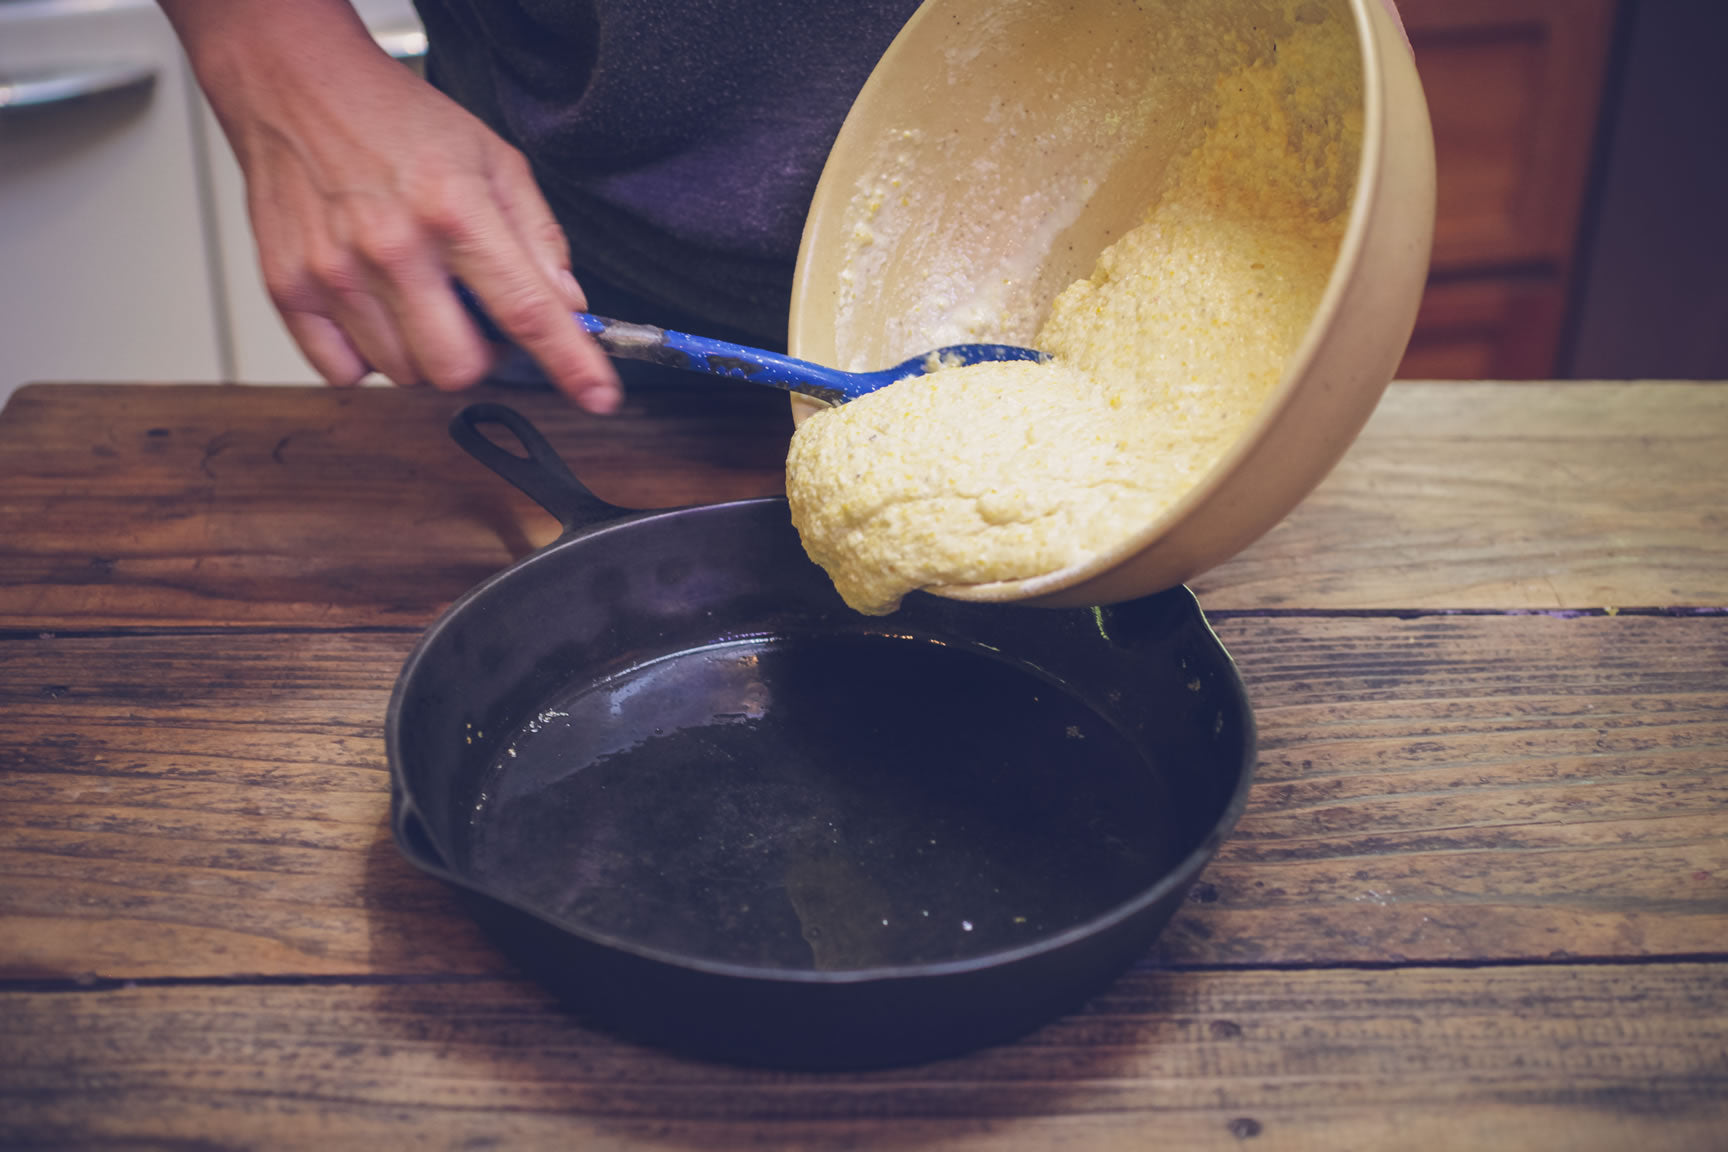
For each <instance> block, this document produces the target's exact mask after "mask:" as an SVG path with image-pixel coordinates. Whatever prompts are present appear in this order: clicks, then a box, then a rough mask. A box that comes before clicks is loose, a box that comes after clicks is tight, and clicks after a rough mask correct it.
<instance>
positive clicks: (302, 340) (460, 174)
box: [245, 61, 621, 412]
mask: <svg viewBox="0 0 1728 1152" xmlns="http://www.w3.org/2000/svg"><path fill="white" fill-rule="evenodd" d="M386 64H389V62H388V61H386ZM382 76H383V77H387V78H388V79H387V80H380V83H382V84H384V85H385V87H387V88H388V92H387V93H386V95H387V96H389V98H388V99H383V98H380V100H379V101H378V102H377V103H378V108H377V109H375V111H376V112H378V115H376V116H360V115H355V116H351V117H338V118H337V119H335V120H331V118H330V116H329V115H326V114H321V115H320V116H319V117H315V118H313V119H312V121H311V125H310V127H308V126H307V125H304V124H298V123H293V124H290V125H289V127H288V128H287V129H283V130H276V128H275V127H272V128H271V129H270V130H263V129H260V130H257V131H253V132H251V133H249V134H248V135H247V137H246V142H247V145H248V147H247V148H246V150H245V167H246V174H247V193H248V204H249V207H250V209H251V215H252V223H253V230H254V233H255V236H256V238H257V241H258V251H259V258H260V263H261V265H262V266H263V271H264V278H265V284H266V286H267V287H268V288H269V290H270V295H271V298H272V300H273V301H274V302H275V304H276V306H277V309H278V311H280V312H281V313H282V316H283V319H284V321H285V323H286V324H287V326H288V329H289V332H290V334H292V335H293V337H294V339H295V341H296V342H297V343H298V344H299V345H300V348H301V350H302V352H304V353H305V355H306V357H307V359H308V360H309V361H310V362H311V364H312V366H313V367H314V368H315V369H317V371H318V373H319V374H320V375H321V376H323V377H324V378H325V379H326V380H328V381H329V382H330V383H332V384H335V385H338V386H346V385H351V384H354V383H356V382H358V381H359V379H360V378H361V377H363V376H364V375H366V374H367V373H368V372H371V371H377V372H381V373H383V374H384V375H385V376H387V377H389V378H390V379H391V380H392V381H394V382H395V383H396V384H399V385H403V386H411V385H418V384H427V383H430V384H432V385H434V386H436V387H438V388H441V389H448V390H454V389H460V388H466V387H468V386H470V385H472V384H474V383H476V382H478V381H479V380H481V379H482V378H483V377H484V376H485V375H486V373H487V372H488V371H489V370H490V368H491V366H492V363H493V361H494V359H495V356H496V354H497V349H495V348H494V347H493V346H492V345H491V344H489V343H488V342H487V341H486V340H485V339H484V338H483V337H482V335H481V334H480V332H479V331H478V329H477V328H476V326H475V324H474V323H473V321H472V320H471V318H470V317H469V316H468V314H467V311H466V310H465V309H464V308H463V306H462V304H461V302H460V301H459V300H458V298H457V296H456V294H455V292H454V291H453V289H452V283H451V282H452V280H453V279H461V280H463V281H465V282H466V283H467V284H468V286H469V288H470V289H471V290H472V291H473V292H474V294H475V296H477V297H478V298H479V300H480V302H481V304H482V305H483V306H484V307H485V308H486V309H487V311H488V312H489V313H490V314H491V315H492V317H493V318H494V320H495V321H496V322H497V324H498V326H499V327H500V328H501V329H502V330H503V331H504V332H505V334H506V335H507V336H508V337H509V338H510V339H511V340H513V341H514V342H515V343H516V344H517V345H519V346H520V347H521V348H522V349H524V350H525V351H527V352H528V353H529V354H530V355H532V356H533V357H534V358H535V360H537V361H538V362H539V364H540V366H541V368H542V369H543V370H544V371H545V373H546V375H547V377H548V378H549V379H550V380H551V381H552V383H553V384H554V385H555V386H556V387H557V388H558V389H559V390H560V391H562V392H564V393H565V394H566V395H568V396H570V397H571V398H572V399H573V400H575V402H576V403H577V404H579V405H580V406H582V407H584V408H587V409H589V410H590V411H594V412H606V411H610V410H612V409H613V408H616V407H617V405H618V403H619V401H620V399H621V396H620V389H619V385H618V377H617V374H616V372H615V371H614V369H613V368H612V364H611V361H610V360H609V359H607V357H606V356H605V354H604V353H602V352H601V351H600V349H599V347H598V346H597V345H596V344H595V343H594V342H593V341H592V339H591V338H590V337H589V336H588V335H587V333H585V332H584V331H583V330H582V328H581V327H580V325H579V324H578V323H577V322H576V320H575V319H574V318H573V317H572V316H571V312H572V311H574V310H576V309H578V308H582V307H584V306H585V304H586V301H585V300H584V298H583V293H582V290H581V288H580V286H579V285H578V284H577V283H576V281H575V279H574V278H573V277H572V276H571V274H570V271H569V257H568V251H567V246H566V242H565V239H564V235H563V231H562V229H560V228H559V226H558V223H557V221H556V219H555V218H554V217H553V215H552V212H551V210H550V208H548V207H547V205H546V202H545V199H544V198H543V197H542V196H541V194H540V190H539V188H538V187H537V186H536V185H535V183H534V181H533V176H532V173H531V171H530V169H529V166H528V163H527V161H526V160H524V159H523V158H522V156H521V154H520V153H518V152H517V151H516V150H515V149H513V148H510V147H509V146H508V145H506V144H504V143H503V141H501V140H499V139H498V138H497V137H496V136H494V135H492V134H491V132H490V131H489V130H487V129H486V128H485V127H484V126H483V125H481V124H480V123H479V121H477V120H475V119H474V118H473V117H471V116H469V115H468V114H467V113H465V112H462V111H461V110H460V109H457V108H456V107H455V105H453V104H451V103H450V102H449V101H448V100H447V99H446V98H445V97H443V96H441V95H438V94H436V93H433V92H432V91H431V90H430V89H427V88H425V87H424V86H423V85H422V84H421V83H420V82H419V81H413V86H411V87H408V88H400V87H399V85H401V84H403V83H404V82H405V81H404V76H405V74H400V70H399V69H397V68H396V67H395V66H394V65H393V64H390V65H389V70H388V71H386V72H385V73H383V74H382ZM398 97H400V98H398ZM292 107H293V108H295V109H300V110H304V108H305V107H306V105H305V103H304V102H302V103H297V104H295V105H293V106H292ZM404 115H406V117H407V119H405V120H404V119H401V117H403V116H404ZM405 124H406V125H412V126H414V127H417V128H418V129H419V130H417V131H410V130H407V129H406V128H404V127H403V126H404V125H405ZM380 125H382V127H383V128H385V129H390V130H388V131H379V130H377V129H379V127H380ZM391 125H395V128H394V129H392V128H391Z"/></svg>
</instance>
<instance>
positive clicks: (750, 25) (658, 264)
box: [416, 0, 918, 343]
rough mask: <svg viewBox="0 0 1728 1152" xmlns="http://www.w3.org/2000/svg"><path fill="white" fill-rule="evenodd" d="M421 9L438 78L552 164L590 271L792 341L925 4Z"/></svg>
mask: <svg viewBox="0 0 1728 1152" xmlns="http://www.w3.org/2000/svg"><path fill="white" fill-rule="evenodd" d="M416 5H417V7H418V8H419V11H420V15H421V19H422V20H423V21H424V23H425V25H426V31H427V35H428V39H429V41H430V44H431V49H430V53H429V56H428V63H427V74H428V77H429V78H430V79H431V80H432V82H433V83H435V84H436V85H438V87H440V88H441V89H443V90H444V91H445V92H447V93H449V94H450V95H451V96H452V97H454V98H455V99H456V100H457V101H458V102H460V103H461V104H463V105H464V106H466V107H467V108H469V109H470V110H472V111H473V112H474V113H476V114H477V115H478V116H480V118H481V119H483V120H484V121H486V123H487V124H489V125H490V126H491V127H492V128H493V129H494V130H495V131H497V132H498V133H499V134H500V135H501V136H503V137H504V139H506V140H508V141H510V142H511V143H512V144H514V145H515V146H516V147H518V148H520V149H521V150H522V151H523V152H524V153H525V154H526V155H527V156H528V158H529V159H530V160H531V161H532V162H533V164H534V170H535V173H536V175H537V177H538V178H539V181H540V184H541V187H542V189H543V190H544V191H545V193H546V197H547V200H548V201H549V203H550V204H551V205H552V208H553V211H554V212H556V213H557V215H558V218H559V220H560V222H561V223H562V224H563V225H564V229H565V232H566V234H567V235H568V237H569V239H570V248H571V256H572V262H573V263H574V265H575V268H576V272H577V276H578V278H579V279H580V278H583V277H584V276H587V277H589V278H591V279H598V280H601V281H607V282H610V283H611V284H613V285H615V286H617V287H618V288H621V289H623V290H625V291H626V292H628V293H632V294H635V295H637V296H640V297H643V298H645V299H647V300H649V301H652V302H655V303H657V304H663V305H665V306H667V307H668V308H669V309H672V310H675V311H677V312H680V313H683V314H686V315H688V316H691V317H695V318H696V319H697V320H698V321H700V322H703V323H706V324H707V325H708V326H709V327H710V328H711V329H714V330H716V331H721V330H731V331H732V332H733V333H734V334H737V335H741V336H747V337H749V338H751V339H754V340H757V341H761V342H772V343H778V342H780V341H783V340H784V338H785V332H786V312H787V308H788V305H789V301H790V294H791V283H792V266H793V262H794V259H795V258H796V255H797V249H798V240H799V236H800V235H801V233H802V230H803V226H804V217H805V214H806V212H807V211H808V209H809V205H810V198H811V195H812V194H813V193H814V191H815V188H816V180H817V177H818V176H820V174H821V171H822V165H823V162H824V161H825V160H826V159H827V155H828V150H829V148H830V147H831V146H832V144H833V141H834V136H835V134H836V133H837V132H839V130H840V125H841V122H842V121H843V120H844V119H845V117H846V113H847V111H848V109H850V107H851V105H852V101H853V99H854V98H855V97H856V96H857V94H858V91H859V89H860V88H862V87H863V85H864V81H865V79H866V78H867V77H868V76H869V74H870V70H871V69H872V68H873V67H874V66H875V64H876V61H877V60H878V59H879V58H880V57H881V55H882V53H883V52H884V51H885V50H886V49H887V47H888V44H889V42H890V41H891V40H893V38H894V35H895V33H897V32H898V31H899V30H900V28H901V26H902V25H903V24H904V23H905V22H906V20H907V19H908V18H909V17H910V16H911V15H912V12H913V11H914V10H915V9H916V8H917V7H918V0H416ZM627 318H633V317H627ZM642 318H646V317H642Z"/></svg>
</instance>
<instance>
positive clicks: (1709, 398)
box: [1193, 383, 1728, 611]
mask: <svg viewBox="0 0 1728 1152" xmlns="http://www.w3.org/2000/svg"><path fill="white" fill-rule="evenodd" d="M1724 460H1728V385H1724V384H1715V383H1697V384H1682V383H1666V384H1656V383H1624V384H1603V383H1576V384H1534V385H1523V384H1520V385H1518V386H1516V387H1507V386H1504V385H1494V384H1484V383H1397V384H1393V385H1392V387H1391V389H1390V390H1388V392H1387V394H1386V397H1385V399H1384V400H1383V401H1382V402H1381V404H1380V407H1379V409H1378V410H1377V411H1376V412H1375V413H1374V415H1373V417H1372V418H1371V419H1370V420H1369V422H1368V426H1367V427H1366V428H1365V429H1364V430H1363V432H1362V435H1361V438H1360V439H1358V440H1357V442H1356V444H1355V446H1354V447H1352V448H1351V450H1350V451H1349V452H1348V453H1347V454H1346V455H1345V457H1344V459H1343V460H1342V461H1341V462H1340V463H1339V465H1338V467H1337V469H1335V470H1334V471H1333V473H1332V474H1331V475H1330V476H1329V477H1328V478H1327V479H1326V480H1325V482H1324V483H1322V484H1321V486H1320V487H1319V488H1318V489H1316V490H1315V492H1314V493H1313V494H1312V495H1311V496H1310V497H1309V498H1308V499H1307V500H1306V501H1305V502H1304V503H1303V504H1302V505H1300V506H1299V507H1298V508H1297V509H1296V511H1295V512H1294V513H1292V514H1291V515H1290V516H1289V517H1288V518H1287V519H1285V520H1284V521H1283V522H1282V523H1281V524H1279V525H1278V526H1277V527H1276V528H1274V529H1273V530H1272V531H1271V532H1270V533H1268V534H1267V535H1266V536H1265V537H1263V538H1262V539H1261V540H1260V541H1259V542H1257V543H1256V544H1254V545H1253V546H1251V547H1250V548H1248V549H1246V550H1245V551H1243V552H1242V553H1241V554H1240V555H1238V556H1237V557H1236V558H1235V559H1233V560H1231V561H1229V562H1227V563H1225V564H1223V565H1220V566H1219V567H1218V568H1216V569H1214V570H1213V571H1211V572H1208V573H1206V574H1205V575H1204V576H1202V577H1200V578H1198V579H1197V580H1195V581H1193V587H1194V589H1195V591H1196V592H1197V593H1199V595H1200V599H1201V603H1202V604H1204V605H1205V606H1206V608H1207V609H1208V610H1209V611H1217V610H1220V609H1227V610H1239V611H1253V610H1264V609H1287V608H1300V609H1301V610H1304V611H1340V610H1341V611H1361V610H1376V609H1389V610H1402V609H1485V610H1507V609H1512V610H1519V609H1536V610H1549V609H1594V610H1598V611H1599V610H1602V609H1604V608H1616V609H1626V608H1635V607H1648V608H1672V607H1714V608H1720V607H1723V606H1725V605H1728V468H1724V467H1723V465H1722V461H1724Z"/></svg>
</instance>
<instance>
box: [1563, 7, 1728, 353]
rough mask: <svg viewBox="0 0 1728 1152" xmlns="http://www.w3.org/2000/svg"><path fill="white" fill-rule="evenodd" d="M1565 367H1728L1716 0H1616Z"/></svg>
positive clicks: (1726, 189)
mask: <svg viewBox="0 0 1728 1152" xmlns="http://www.w3.org/2000/svg"><path fill="white" fill-rule="evenodd" d="M1616 50H1617V55H1616V63H1615V65H1614V74H1613V79H1612V80H1611V85H1612V88H1611V90H1610V92H1609V93H1608V103H1607V104H1606V106H1605V116H1606V117H1607V119H1606V122H1605V124H1604V132H1605V135H1604V137H1603V141H1602V151H1601V159H1600V168H1599V173H1598V181H1597V184H1596V191H1595V195H1594V199H1593V203H1592V205H1591V209H1590V211H1589V213H1588V215H1587V217H1586V221H1585V225H1584V234H1583V237H1582V239H1583V246H1582V251H1581V255H1582V259H1583V263H1582V266H1581V267H1580V269H1579V272H1580V276H1579V279H1578V290H1577V295H1576V297H1575V299H1574V306H1573V309H1572V327H1571V332H1570V339H1569V340H1568V342H1567V343H1568V353H1569V354H1568V356H1567V359H1568V361H1569V362H1568V363H1567V364H1566V365H1565V368H1566V370H1567V374H1568V375H1571V376H1574V377H1580V378H1585V379H1591V378H1595V379H1632V378H1638V377H1646V378H1649V377H1660V378H1671V379H1716V380H1725V379H1728V0H1627V5H1626V8H1625V9H1624V11H1623V14H1622V20H1621V22H1620V30H1619V34H1618V36H1617V45H1616Z"/></svg>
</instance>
